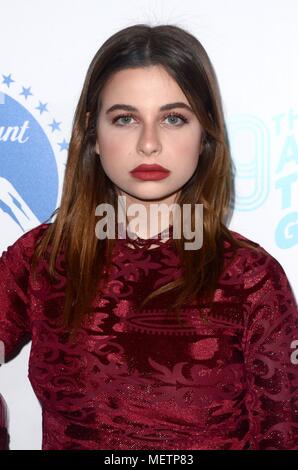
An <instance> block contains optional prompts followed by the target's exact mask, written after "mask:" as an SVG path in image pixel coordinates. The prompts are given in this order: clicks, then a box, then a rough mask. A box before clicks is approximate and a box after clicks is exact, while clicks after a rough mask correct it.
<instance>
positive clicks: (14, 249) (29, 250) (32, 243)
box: [1, 223, 51, 259]
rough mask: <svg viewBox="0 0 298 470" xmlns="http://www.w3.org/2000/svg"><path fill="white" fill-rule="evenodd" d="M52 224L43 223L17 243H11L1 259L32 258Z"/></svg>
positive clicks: (29, 231)
mask: <svg viewBox="0 0 298 470" xmlns="http://www.w3.org/2000/svg"><path fill="white" fill-rule="evenodd" d="M50 225H51V224H50V223H42V224H40V225H38V226H37V227H34V228H33V229H31V230H28V231H27V232H26V233H24V234H23V235H21V237H19V238H18V239H17V240H16V241H15V242H13V243H11V244H10V245H9V246H8V247H7V248H6V249H5V250H4V251H3V253H2V255H1V257H2V259H4V258H7V257H8V258H10V257H14V258H15V257H24V258H30V257H31V256H32V255H33V253H34V250H35V247H36V244H37V242H38V241H39V239H40V237H41V236H42V235H43V234H44V233H45V231H46V230H47V228H48V227H49V226H50Z"/></svg>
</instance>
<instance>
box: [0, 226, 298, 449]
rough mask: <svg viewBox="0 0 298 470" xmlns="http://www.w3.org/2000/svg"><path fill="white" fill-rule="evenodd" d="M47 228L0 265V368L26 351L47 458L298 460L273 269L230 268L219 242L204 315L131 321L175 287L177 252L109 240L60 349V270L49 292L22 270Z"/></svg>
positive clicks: (281, 299)
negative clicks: (81, 454) (98, 290)
mask: <svg viewBox="0 0 298 470" xmlns="http://www.w3.org/2000/svg"><path fill="white" fill-rule="evenodd" d="M46 228H47V224H41V225H39V226H38V227H36V228H34V229H33V230H30V231H29V232H27V233H26V234H24V235H23V236H22V237H20V238H19V239H18V240H17V241H16V242H15V243H14V244H13V245H11V246H10V247H9V248H8V249H7V250H6V251H5V252H4V253H3V254H2V257H1V258H0V279H1V284H0V339H1V340H2V341H3V342H4V344H5V349H6V361H7V360H9V358H10V357H11V356H12V355H13V354H15V351H16V350H17V348H19V347H20V345H21V344H22V341H24V338H26V337H27V338H28V335H29V338H32V345H31V352H30V359H29V374H28V377H29V380H30V382H31V384H32V387H33V390H34V392H35V394H36V396H37V398H38V400H39V402H40V404H41V407H42V417H43V444H42V449H43V450H50V449H61V450H67V449H68V450H71V449H78V450H80V449H82V450H84V449H119V450H124V449H132V450H138V449H153V450H159V449H162V450H171V449H176V450H179V449H183V450H192V449H209V450H219V449H231V450H234V449H235V450H236V449H237V450H238V449H243V450H245V449H252V450H255V449H268V450H271V449H298V405H297V402H298V364H296V362H297V360H295V357H296V358H297V355H296V356H295V348H294V347H293V342H294V341H295V340H298V326H297V323H298V311H297V303H296V300H295V298H294V294H293V291H292V290H291V287H290V285H289V282H288V279H287V277H286V274H285V272H284V270H283V268H282V267H281V265H280V264H279V262H278V261H277V260H276V259H275V258H274V257H273V256H271V255H270V254H269V253H268V252H266V251H265V250H264V252H263V253H261V254H255V253H254V252H253V251H252V250H251V249H250V248H238V249H237V251H236V254H235V255H233V252H232V250H231V247H230V244H229V242H228V241H225V251H224V259H225V269H224V271H223V273H222V275H221V277H220V279H219V282H218V286H217V290H216V293H215V299H214V302H213V305H212V308H211V307H210V306H206V305H205V306H204V305H201V306H199V307H198V306H196V307H194V305H193V304H191V305H185V308H183V309H182V312H181V313H180V318H181V319H182V320H183V321H182V322H179V319H177V317H176V316H175V315H169V314H166V313H165V306H166V305H167V304H168V302H169V301H170V300H171V299H172V296H173V293H170V294H163V295H162V296H160V297H159V298H158V299H157V300H155V299H154V300H152V301H151V302H150V305H149V304H148V305H149V307H148V308H146V309H145V310H142V311H138V305H139V304H140V301H141V300H143V299H144V298H145V296H147V294H148V293H149V292H152V290H155V289H157V288H158V287H159V286H161V285H164V284H166V283H168V282H169V281H170V280H172V279H174V278H176V277H178V276H179V274H181V267H180V264H179V259H178V255H177V253H176V248H175V246H174V242H173V239H172V238H171V237H170V238H169V240H167V241H164V240H160V234H159V238H158V239H157V240H153V239H151V240H143V241H142V240H140V239H139V240H129V239H119V240H117V244H116V247H115V251H114V253H113V269H112V272H111V273H110V277H109V282H108V284H107V285H106V288H105V292H104V295H100V294H98V296H97V297H96V298H95V300H94V302H93V307H92V311H91V315H89V316H88V317H86V318H85V320H84V322H83V325H82V327H81V329H80V335H79V337H78V340H77V342H76V343H75V344H70V343H69V342H68V341H67V339H66V335H65V331H63V330H62V329H61V327H60V328H59V327H58V326H57V319H58V318H59V315H60V313H61V309H62V305H63V297H64V288H65V276H64V261H63V259H62V258H59V262H58V268H59V272H60V276H59V279H58V280H57V281H55V282H54V283H53V282H50V280H49V274H48V270H47V265H46V263H45V262H43V263H40V265H39V276H38V278H37V280H34V279H33V277H32V272H31V270H30V259H31V257H32V252H33V247H34V245H35V243H36V240H37V238H38V236H39V235H40V234H42V232H43V231H44V230H45V229H46ZM171 232H172V228H171ZM233 233H234V235H235V236H237V237H238V238H242V239H245V240H248V239H247V238H245V237H243V236H242V235H240V234H239V233H237V232H234V231H233ZM152 244H155V247H153V246H154V245H152ZM296 348H297V346H296ZM6 367H9V365H6ZM0 372H1V371H0ZM12 386H13V384H12ZM0 390H1V373H0Z"/></svg>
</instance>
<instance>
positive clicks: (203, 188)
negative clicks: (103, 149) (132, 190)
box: [33, 24, 253, 335]
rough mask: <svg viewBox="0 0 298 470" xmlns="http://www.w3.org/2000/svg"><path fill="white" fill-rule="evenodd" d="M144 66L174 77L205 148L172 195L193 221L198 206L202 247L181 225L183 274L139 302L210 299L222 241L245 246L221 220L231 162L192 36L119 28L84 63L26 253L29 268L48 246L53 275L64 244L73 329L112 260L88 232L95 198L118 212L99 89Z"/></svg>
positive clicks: (203, 59)
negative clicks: (46, 211) (54, 181)
mask: <svg viewBox="0 0 298 470" xmlns="http://www.w3.org/2000/svg"><path fill="white" fill-rule="evenodd" d="M151 65H161V66H163V67H164V68H165V70H166V71H167V72H168V73H169V74H170V75H171V76H172V77H173V78H174V80H175V81H176V82H177V83H178V85H179V86H180V88H181V89H182V91H183V92H184V94H185V96H186V97H187V99H188V100H189V102H190V104H191V106H192V107H193V110H194V111H195V113H196V115H197V117H198V119H199V121H200V123H201V125H202V128H203V135H204V141H203V142H204V147H203V151H202V153H201V154H200V158H199V163H198V166H197V169H196V171H195V172H194V174H193V176H192V177H191V179H190V180H189V181H188V182H187V183H186V184H185V186H184V187H183V188H182V190H181V191H180V195H179V198H178V199H177V201H176V202H177V204H179V205H180V206H181V207H182V205H183V204H190V205H191V208H192V210H193V214H192V216H191V218H192V221H194V207H195V204H197V203H201V204H203V208H204V214H203V215H204V216H203V247H202V248H200V249H198V250H184V249H183V245H184V243H185V241H187V240H185V239H184V237H183V230H181V233H182V237H181V239H174V242H175V244H176V248H177V250H178V253H179V255H180V258H181V261H182V266H183V267H184V273H183V276H182V277H181V278H180V279H177V280H176V281H174V282H171V283H168V284H167V285H165V286H162V287H161V288H160V289H158V290H156V291H154V292H152V293H151V294H150V296H148V297H147V298H146V299H144V301H143V303H142V305H141V306H140V308H142V307H143V306H144V304H145V303H147V301H149V300H150V299H151V298H152V297H155V296H157V295H159V294H161V293H163V292H166V291H169V290H172V289H173V290H175V291H176V292H177V296H176V300H175V301H174V302H173V305H171V306H169V309H172V310H175V311H176V312H177V311H179V308H180V307H181V306H182V305H183V304H186V303H188V302H189V300H190V299H194V298H197V296H198V294H200V295H201V296H202V298H205V299H209V301H211V300H212V296H213V295H214V291H215V289H216V284H217V281H218V277H219V275H220V273H221V271H222V267H223V240H224V239H227V240H229V241H230V243H231V245H232V247H241V246H247V244H246V243H245V242H244V241H240V240H238V239H236V238H235V237H233V235H232V233H231V231H230V230H229V229H228V228H227V226H226V224H227V221H228V219H229V217H230V216H231V210H232V207H231V201H232V199H233V195H234V185H233V175H234V167H233V163H232V159H231V155H230V149H229V142H228V135H227V130H226V125H225V121H224V114H223V109H222V102H221V97H220V91H219V85H218V82H217V78H216V74H215V71H214V68H213V66H212V64H211V61H210V59H209V57H208V55H207V53H206V51H205V49H204V48H203V46H202V44H201V43H200V42H199V41H198V39H196V38H195V37H194V36H193V35H192V34H190V33H189V32H188V31H186V30H185V29H182V28H181V27H178V26H175V25H158V26H149V25H145V24H137V25H133V26H129V27H127V28H124V29H122V30H121V31H119V32H117V33H116V34H114V35H113V36H111V37H110V38H108V39H107V40H106V41H105V42H104V44H103V45H102V46H101V47H100V49H99V50H98V51H97V52H96V54H95V56H94V58H93V60H92V62H91V64H90V66H89V68H88V71H87V74H86V78H85V82H84V85H83V89H82V92H81V96H80V98H79V102H78V104H77V107H76V110H75V115H74V119H73V126H72V133H71V139H70V145H69V151H68V160H67V165H66V169H65V176H64V182H63V188H62V197H61V203H60V207H59V208H58V209H56V210H55V211H54V213H53V214H52V216H51V218H52V217H53V215H56V218H55V220H54V222H53V223H51V224H49V226H48V228H47V230H46V231H45V233H44V236H43V237H42V239H41V240H40V242H39V243H38V244H37V247H36V250H35V254H34V258H33V266H34V267H35V265H36V262H37V259H38V258H39V257H40V256H42V254H43V253H45V251H46V250H47V248H48V247H49V246H50V247H51V254H50V258H49V272H50V274H51V275H53V276H54V275H55V260H56V257H57V255H58V254H59V253H60V251H61V250H62V248H63V249H64V255H65V259H66V275H67V285H66V292H65V304H64V311H63V315H62V321H63V325H64V326H65V327H67V328H69V329H70V331H71V333H72V335H73V334H74V333H75V332H76V331H77V329H78V327H79V326H80V324H81V321H82V319H83V317H84V315H85V314H86V313H87V311H88V308H89V306H90V302H91V301H92V299H93V297H94V294H95V292H96V288H97V287H98V281H99V279H104V277H105V276H104V274H103V269H104V266H106V267H108V268H109V267H110V266H111V255H112V251H113V247H114V244H115V240H114V239H109V238H106V239H103V240H100V239H98V238H97V237H96V234H95V225H96V223H97V222H98V220H96V217H95V208H96V206H97V205H98V204H101V203H109V204H112V205H113V207H114V209H115V213H116V214H117V193H116V190H115V188H114V185H113V183H112V182H111V181H110V179H109V178H108V177H107V176H106V174H105V172H104V171H103V168H102V166H101V162H100V158H99V157H98V155H97V154H96V152H95V143H96V137H97V136H96V129H97V122H98V115H99V111H100V109H101V90H102V89H103V87H104V85H105V83H106V82H107V80H108V79H109V78H110V77H111V76H112V75H113V74H114V73H115V72H117V71H120V70H122V69H125V68H135V67H147V66H151ZM87 115H88V120H86V117H87ZM193 226H194V222H193ZM116 230H117V229H116ZM117 233H118V232H117ZM249 246H250V247H252V246H251V245H250V244H249ZM252 248H253V247H252ZM174 298H175V297H174Z"/></svg>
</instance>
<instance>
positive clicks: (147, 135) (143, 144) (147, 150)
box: [137, 126, 162, 156]
mask: <svg viewBox="0 0 298 470" xmlns="http://www.w3.org/2000/svg"><path fill="white" fill-rule="evenodd" d="M161 148H162V146H161V142H160V139H159V137H158V133H157V131H156V130H155V128H154V126H150V127H149V126H147V127H145V128H144V130H143V132H142V134H141V135H140V138H139V140H138V145H137V149H138V152H139V153H141V154H143V155H147V156H150V155H152V154H156V153H160V151H161Z"/></svg>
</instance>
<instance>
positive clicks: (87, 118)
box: [85, 111, 90, 129]
mask: <svg viewBox="0 0 298 470" xmlns="http://www.w3.org/2000/svg"><path fill="white" fill-rule="evenodd" d="M89 116H90V112H89V111H88V112H87V113H86V117H85V129H87V127H88V122H89Z"/></svg>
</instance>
